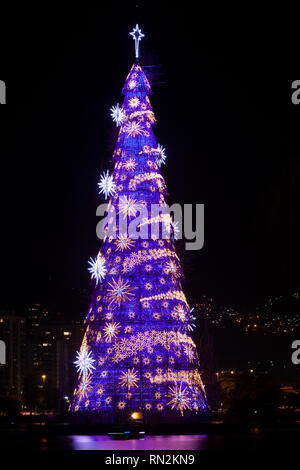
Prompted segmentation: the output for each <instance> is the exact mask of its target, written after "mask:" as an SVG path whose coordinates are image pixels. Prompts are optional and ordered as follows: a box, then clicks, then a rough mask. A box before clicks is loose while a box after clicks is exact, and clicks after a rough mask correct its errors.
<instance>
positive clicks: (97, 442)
mask: <svg viewBox="0 0 300 470" xmlns="http://www.w3.org/2000/svg"><path fill="white" fill-rule="evenodd" d="M68 439H69V440H70V441H71V447H72V448H73V449H74V450H197V449H207V448H208V442H207V441H208V436H207V434H199V435H178V436H147V435H142V437H141V438H138V439H130V438H129V439H128V438H127V437H126V439H124V440H119V439H118V440H116V439H114V438H113V437H111V436H68Z"/></svg>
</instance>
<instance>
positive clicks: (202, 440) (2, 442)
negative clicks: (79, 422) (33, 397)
mask: <svg viewBox="0 0 300 470" xmlns="http://www.w3.org/2000/svg"><path fill="white" fill-rule="evenodd" d="M299 443H300V429H299V428H298V429H294V430H291V429H286V430H285V429H280V430H278V429H268V430H261V429H259V428H253V429H252V430H251V431H250V432H247V433H236V434H233V433H230V434H198V435H173V436H152V435H151V436H147V435H142V436H141V437H140V438H138V439H130V438H124V436H122V437H119V438H116V437H113V436H109V435H98V436H97V435H69V436H68V435H66V436H55V435H44V436H43V435H42V434H29V433H15V432H8V433H5V434H2V433H1V435H0V448H1V449H6V450H10V449H11V450H12V449H14V450H16V449H20V450H23V449H24V450H27V451H28V450H45V451H47V450H59V449H62V450H108V451H110V450H129V451H130V450H133V451H135V450H212V449H250V450H251V449H266V448H267V449H271V448H273V449H274V448H276V447H278V446H279V447H281V448H282V447H283V446H289V447H294V448H295V446H298V445H299Z"/></svg>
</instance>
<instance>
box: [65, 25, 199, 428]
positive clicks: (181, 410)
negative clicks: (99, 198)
mask: <svg viewBox="0 0 300 470" xmlns="http://www.w3.org/2000/svg"><path fill="white" fill-rule="evenodd" d="M131 34H132V36H133V37H134V39H135V44H136V59H138V52H139V41H140V39H141V37H142V36H143V35H142V33H141V31H140V30H139V28H138V25H137V26H136V28H135V29H134V31H133V32H132V33H131ZM122 94H123V95H125V98H124V102H123V105H122V106H120V105H116V106H114V107H113V108H112V109H111V115H112V118H113V120H114V122H115V123H116V125H117V126H119V127H120V129H119V135H118V140H117V143H116V147H115V150H114V154H113V162H114V168H113V171H112V174H110V173H109V171H107V172H105V173H104V174H103V175H102V176H101V179H100V182H99V183H98V185H99V192H100V194H103V196H104V197H105V199H106V198H109V203H108V207H107V214H108V222H107V224H106V225H104V232H105V233H106V236H105V237H104V239H103V243H102V246H101V249H100V251H99V253H98V255H97V257H96V258H95V259H92V258H91V260H90V261H89V271H90V273H91V277H92V279H93V282H95V288H94V293H93V295H92V300H91V305H90V309H89V312H88V314H87V317H86V319H85V325H86V329H85V334H84V338H83V342H82V346H81V349H80V351H79V352H78V353H77V358H76V361H75V365H76V367H77V371H78V379H77V384H76V388H75V390H74V394H73V399H72V403H71V411H73V412H74V413H78V414H80V413H82V412H84V413H90V412H93V413H97V414H98V415H99V416H100V417H102V419H103V421H115V420H116V419H118V418H120V417H124V418H126V417H130V416H131V414H132V413H133V412H142V413H143V417H144V419H145V420H146V421H151V420H152V421H156V420H160V421H163V420H165V421H173V420H174V418H175V419H176V418H178V417H179V418H180V419H182V416H190V415H194V414H195V413H198V412H200V411H204V410H206V408H207V403H206V398H205V391H204V387H203V384H202V381H201V377H200V373H199V358H198V355H197V351H196V345H195V343H194V341H193V339H192V336H191V330H192V321H193V319H192V315H191V312H190V309H189V305H188V303H187V300H186V297H185V295H184V293H183V291H182V287H181V279H182V271H181V267H180V260H179V257H178V255H177V254H176V250H175V246H174V243H175V242H174V238H175V236H176V233H175V232H176V226H175V224H174V222H173V221H172V218H171V217H170V215H169V213H168V211H167V204H166V201H165V194H166V186H165V182H164V178H163V176H162V174H161V171H160V166H161V165H162V164H164V163H165V160H166V154H165V149H164V148H163V147H162V146H161V145H159V144H158V143H157V142H156V139H155V136H154V133H153V130H152V127H153V126H154V124H155V122H156V119H155V116H154V113H153V110H152V107H151V104H150V101H149V95H150V94H151V87H150V84H149V81H148V79H147V77H146V74H145V73H144V71H143V68H142V67H141V65H139V61H138V60H136V62H135V63H134V65H133V66H132V68H131V70H130V72H129V75H128V76H127V78H126V81H125V84H124V87H123V90H122ZM153 207H158V208H160V209H161V212H159V213H158V215H155V216H153V212H151V209H152V208H153ZM145 211H146V212H145ZM141 214H142V215H141ZM145 214H146V215H145ZM135 220H139V223H138V224H136V225H135V226H138V230H139V231H140V232H139V233H138V234H136V233H135V232H134V230H133V229H130V226H129V227H128V224H129V223H130V222H132V221H135Z"/></svg>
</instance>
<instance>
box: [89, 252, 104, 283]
mask: <svg viewBox="0 0 300 470" xmlns="http://www.w3.org/2000/svg"><path fill="white" fill-rule="evenodd" d="M88 263H89V265H90V267H89V268H88V271H89V272H90V273H91V275H92V276H91V278H92V279H95V281H96V284H98V282H100V281H102V280H103V279H104V278H105V275H106V273H107V268H106V263H105V258H104V256H102V255H101V254H100V253H99V254H98V256H97V258H95V259H93V258H90V260H89V262H88Z"/></svg>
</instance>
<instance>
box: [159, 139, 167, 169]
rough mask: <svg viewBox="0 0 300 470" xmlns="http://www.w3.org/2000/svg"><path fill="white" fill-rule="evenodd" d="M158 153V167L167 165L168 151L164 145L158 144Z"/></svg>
mask: <svg viewBox="0 0 300 470" xmlns="http://www.w3.org/2000/svg"><path fill="white" fill-rule="evenodd" d="M157 152H158V153H159V157H158V158H157V164H158V166H161V165H165V164H166V160H167V155H166V149H165V148H164V147H163V146H162V145H160V144H158V146H157Z"/></svg>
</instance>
